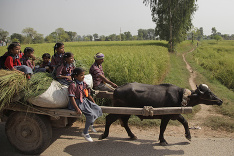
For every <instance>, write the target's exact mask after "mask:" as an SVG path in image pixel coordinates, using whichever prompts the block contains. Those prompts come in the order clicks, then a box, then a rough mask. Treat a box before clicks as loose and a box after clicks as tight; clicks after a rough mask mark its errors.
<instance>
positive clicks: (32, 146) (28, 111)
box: [0, 91, 192, 154]
mask: <svg viewBox="0 0 234 156" xmlns="http://www.w3.org/2000/svg"><path fill="white" fill-rule="evenodd" d="M95 96H96V97H97V98H110V99H112V97H113V93H110V92H105V91H104V92H103V91H95ZM101 108H102V111H103V113H111V114H130V115H143V116H153V115H165V114H186V113H192V108H191V107H167V108H152V107H149V106H145V107H144V108H128V107H124V108H123V107H107V106H101ZM79 117H80V116H79V115H77V113H76V112H75V111H71V110H68V109H54V108H43V107H38V106H33V105H30V104H27V105H24V104H21V103H17V102H13V103H11V104H9V105H8V106H6V107H4V108H3V109H2V111H0V119H1V120H0V121H2V122H6V125H5V133H6V135H7V137H8V140H9V142H10V143H11V144H12V145H13V146H14V147H15V148H16V149H18V150H19V151H21V152H22V153H24V154H40V153H42V152H43V151H44V150H45V149H46V148H47V147H48V146H49V145H50V143H51V139H52V127H66V126H68V125H70V124H71V123H72V122H74V121H75V120H74V119H77V118H79Z"/></svg>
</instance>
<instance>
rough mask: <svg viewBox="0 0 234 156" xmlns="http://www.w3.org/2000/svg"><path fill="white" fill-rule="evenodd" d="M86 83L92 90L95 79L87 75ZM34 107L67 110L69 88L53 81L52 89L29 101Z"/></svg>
mask: <svg viewBox="0 0 234 156" xmlns="http://www.w3.org/2000/svg"><path fill="white" fill-rule="evenodd" d="M84 81H85V82H86V83H87V84H88V85H89V86H90V87H91V88H92V87H93V79H92V76H91V74H88V75H85V78H84ZM28 102H30V103H31V104H33V105H36V106H39V107H45V108H67V105H68V102H69V97H68V86H65V85H61V84H60V83H59V82H58V81H55V80H53V81H52V83H51V85H50V87H49V88H48V89H47V90H46V91H45V92H44V93H42V94H41V95H39V96H37V97H35V98H30V99H29V100H28Z"/></svg>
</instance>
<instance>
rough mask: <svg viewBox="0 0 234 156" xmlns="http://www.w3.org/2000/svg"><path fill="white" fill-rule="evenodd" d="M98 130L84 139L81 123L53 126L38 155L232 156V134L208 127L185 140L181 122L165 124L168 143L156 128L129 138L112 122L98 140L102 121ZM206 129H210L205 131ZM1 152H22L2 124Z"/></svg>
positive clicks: (4, 154)
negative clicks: (161, 140)
mask: <svg viewBox="0 0 234 156" xmlns="http://www.w3.org/2000/svg"><path fill="white" fill-rule="evenodd" d="M96 126H97V130H98V133H90V135H91V137H92V138H93V139H94V142H93V143H89V142H86V141H85V140H84V138H83V137H81V132H82V130H83V128H84V124H80V123H76V124H75V125H74V126H73V127H71V128H60V129H54V130H53V143H52V144H51V145H50V147H49V148H48V149H47V150H45V151H44V152H43V153H42V154H41V155H43V156H47V155H50V156H58V155H62V156H66V155H82V156H92V155H94V156H110V155H112V156H131V155H132V156H138V155H139V156H142V155H148V156H155V155H157V156H164V155H187V156H203V155H206V156H220V155H222V156H233V155H234V148H233V147H234V136H230V135H229V134H225V135H224V136H222V132H216V131H210V130H207V129H203V127H202V129H201V130H191V133H192V137H193V138H192V141H191V142H190V141H188V140H186V138H185V137H184V130H183V127H182V126H178V127H177V126H168V129H167V130H166V133H165V138H166V139H167V141H168V143H169V146H160V145H159V143H158V141H157V140H158V134H159V128H154V129H152V128H151V129H137V128H135V127H132V131H133V132H134V133H135V134H136V135H137V137H138V140H134V141H132V140H129V139H128V136H127V133H126V132H125V130H124V128H122V127H121V126H120V125H113V126H112V127H111V130H110V136H109V137H108V138H107V139H104V140H102V141H99V140H98V137H99V135H100V134H101V133H102V132H103V130H104V125H96ZM208 131H209V132H208ZM0 147H1V148H0V155H2V156H23V155H22V154H19V153H18V152H17V151H16V150H15V149H14V148H13V147H12V146H11V145H10V144H9V142H8V140H7V139H6V136H5V134H4V124H3V123H1V124H0Z"/></svg>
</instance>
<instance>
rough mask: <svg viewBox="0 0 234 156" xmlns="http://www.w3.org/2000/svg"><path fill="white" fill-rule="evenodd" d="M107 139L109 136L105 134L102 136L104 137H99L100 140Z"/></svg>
mask: <svg viewBox="0 0 234 156" xmlns="http://www.w3.org/2000/svg"><path fill="white" fill-rule="evenodd" d="M105 138H107V136H105V135H104V134H102V135H100V136H99V139H98V140H102V139H105Z"/></svg>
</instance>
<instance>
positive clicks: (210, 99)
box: [191, 84, 223, 106]
mask: <svg viewBox="0 0 234 156" xmlns="http://www.w3.org/2000/svg"><path fill="white" fill-rule="evenodd" d="M191 97H195V98H196V99H197V100H199V103H203V104H206V105H219V106H220V105H222V103H223V101H222V100H221V99H219V98H218V97H217V96H216V95H215V94H214V93H212V92H211V91H210V89H209V87H208V86H207V85H206V84H200V85H199V86H197V89H196V90H195V91H194V92H193V93H192V95H191Z"/></svg>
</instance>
